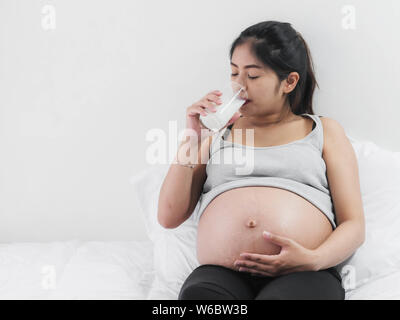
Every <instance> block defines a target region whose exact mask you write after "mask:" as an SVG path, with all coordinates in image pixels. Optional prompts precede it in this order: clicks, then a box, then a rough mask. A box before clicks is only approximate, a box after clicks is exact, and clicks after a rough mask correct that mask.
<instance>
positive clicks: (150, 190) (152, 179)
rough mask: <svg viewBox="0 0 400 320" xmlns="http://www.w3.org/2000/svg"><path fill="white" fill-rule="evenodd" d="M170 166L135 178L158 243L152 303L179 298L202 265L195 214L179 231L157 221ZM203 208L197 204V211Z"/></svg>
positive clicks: (151, 233)
mask: <svg viewBox="0 0 400 320" xmlns="http://www.w3.org/2000/svg"><path fill="white" fill-rule="evenodd" d="M168 169H169V165H153V166H151V167H150V168H148V169H146V170H144V171H142V172H140V173H139V174H137V175H136V176H134V177H132V179H131V183H132V184H133V186H134V189H135V192H136V195H137V197H138V200H139V203H140V205H141V208H142V214H143V219H144V223H145V227H146V231H147V234H148V236H149V238H150V240H151V241H153V243H154V248H153V254H154V256H153V261H154V268H155V278H154V282H153V285H152V287H151V289H150V292H149V294H148V296H147V299H148V300H157V299H171V300H176V299H178V294H179V291H180V288H181V287H182V285H183V282H184V281H185V280H186V278H187V277H188V276H189V274H190V273H191V272H192V271H193V270H194V269H195V268H196V267H197V266H199V265H200V264H199V262H198V260H197V254H196V242H197V222H196V221H195V219H194V216H195V215H194V214H192V215H191V217H190V218H189V219H187V220H186V221H185V222H184V223H182V224H181V225H180V226H179V227H177V228H175V229H165V228H164V227H162V226H161V225H160V224H159V223H158V220H157V208H158V196H159V193H160V189H161V185H162V183H163V181H164V178H165V176H166V174H167V172H168ZM198 208H199V203H198V204H197V206H196V208H195V209H194V212H195V211H197V210H198Z"/></svg>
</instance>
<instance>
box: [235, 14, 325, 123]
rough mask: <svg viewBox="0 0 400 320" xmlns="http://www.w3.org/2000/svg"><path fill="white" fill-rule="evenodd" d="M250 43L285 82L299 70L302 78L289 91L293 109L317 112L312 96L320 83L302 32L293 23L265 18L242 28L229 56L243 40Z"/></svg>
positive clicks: (301, 111)
mask: <svg viewBox="0 0 400 320" xmlns="http://www.w3.org/2000/svg"><path fill="white" fill-rule="evenodd" d="M247 42H248V43H250V48H251V52H252V54H253V55H254V56H255V57H256V58H257V59H258V60H260V61H261V62H262V63H263V64H264V65H265V66H266V67H267V68H269V69H272V70H273V71H274V72H275V73H276V74H277V76H278V78H279V80H280V81H282V80H284V79H286V78H287V77H288V75H289V74H290V73H291V72H297V73H298V74H299V75H300V79H299V81H298V82H297V85H296V87H295V89H294V90H292V91H291V92H290V93H289V94H288V99H289V104H290V108H291V110H292V112H293V113H294V114H296V115H299V114H302V113H309V114H314V112H313V108H312V98H313V93H314V89H315V86H317V87H318V88H319V86H318V83H317V81H316V79H315V75H314V67H313V63H312V58H311V54H310V50H309V48H308V46H307V44H306V42H305V41H304V39H303V37H302V36H301V34H300V33H299V32H297V31H296V30H294V29H293V27H292V26H291V24H290V23H287V22H279V21H263V22H260V23H257V24H255V25H252V26H250V27H248V28H247V29H245V30H244V31H242V32H241V33H240V35H239V37H238V38H237V39H236V40H235V41H234V42H233V43H232V46H231V49H230V52H229V56H230V60H231V61H232V55H233V51H234V50H235V48H236V47H237V46H238V45H240V44H243V43H247Z"/></svg>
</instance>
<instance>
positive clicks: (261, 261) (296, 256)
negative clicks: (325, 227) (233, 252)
mask: <svg viewBox="0 0 400 320" xmlns="http://www.w3.org/2000/svg"><path fill="white" fill-rule="evenodd" d="M263 238H264V239H265V240H266V241H270V242H272V243H274V244H276V245H278V246H280V247H282V249H281V252H280V253H279V254H276V255H268V254H257V253H242V254H240V257H241V258H242V259H241V260H236V261H235V266H236V267H240V269H239V271H245V272H250V273H252V274H255V275H264V276H270V277H276V276H280V275H284V274H288V273H292V272H297V271H317V270H318V267H317V255H316V253H315V251H314V250H311V249H307V248H305V247H303V246H302V245H300V244H299V243H297V242H296V241H294V240H292V239H289V238H285V237H281V236H278V235H275V234H271V233H269V235H266V234H265V233H263Z"/></svg>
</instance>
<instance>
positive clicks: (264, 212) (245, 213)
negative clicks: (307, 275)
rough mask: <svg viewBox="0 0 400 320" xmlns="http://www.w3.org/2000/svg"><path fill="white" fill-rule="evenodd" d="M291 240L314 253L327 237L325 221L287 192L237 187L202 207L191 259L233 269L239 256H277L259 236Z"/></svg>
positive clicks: (276, 249) (276, 250)
mask: <svg viewBox="0 0 400 320" xmlns="http://www.w3.org/2000/svg"><path fill="white" fill-rule="evenodd" d="M264 230H266V231H270V232H271V233H276V234H277V235H281V236H284V237H288V238H291V239H293V240H295V241H297V242H298V243H300V244H301V245H303V246H304V247H306V248H308V249H314V248H317V247H318V246H319V245H320V244H321V243H323V242H324V240H325V239H326V238H328V236H329V235H330V234H331V233H332V227H331V224H330V222H329V220H328V218H327V217H326V216H325V215H324V214H323V213H322V212H321V211H320V210H319V209H318V208H317V207H315V206H314V205H313V204H312V203H310V202H309V201H307V200H306V199H304V198H303V197H301V196H299V195H297V194H296V193H293V192H291V191H288V190H284V189H280V188H273V187H260V186H256V187H242V188H235V189H231V190H228V191H226V192H224V193H222V194H220V195H219V196H217V197H216V198H214V199H213V201H212V202H211V203H210V204H209V205H208V206H207V208H206V209H205V210H204V212H203V214H202V216H201V217H200V221H199V225H198V229H197V258H198V261H199V263H200V264H201V265H203V264H216V265H221V266H225V267H228V268H230V269H232V270H237V268H236V267H234V266H233V263H234V262H235V261H236V260H238V259H240V256H239V255H240V254H241V253H243V252H250V253H259V254H278V253H279V252H280V250H281V247H279V246H277V245H275V244H272V243H270V242H268V240H265V239H264V238H263V236H262V232H263V231H264Z"/></svg>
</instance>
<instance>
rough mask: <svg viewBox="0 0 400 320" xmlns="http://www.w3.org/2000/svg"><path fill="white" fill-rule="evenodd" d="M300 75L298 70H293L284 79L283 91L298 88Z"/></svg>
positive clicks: (287, 91)
mask: <svg viewBox="0 0 400 320" xmlns="http://www.w3.org/2000/svg"><path fill="white" fill-rule="evenodd" d="M299 79H300V75H299V74H298V73H297V72H291V73H290V74H289V75H288V77H287V78H286V79H285V80H284V81H285V83H284V87H283V92H285V93H290V92H292V91H293V90H294V88H296V85H297V83H298V82H299Z"/></svg>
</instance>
